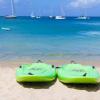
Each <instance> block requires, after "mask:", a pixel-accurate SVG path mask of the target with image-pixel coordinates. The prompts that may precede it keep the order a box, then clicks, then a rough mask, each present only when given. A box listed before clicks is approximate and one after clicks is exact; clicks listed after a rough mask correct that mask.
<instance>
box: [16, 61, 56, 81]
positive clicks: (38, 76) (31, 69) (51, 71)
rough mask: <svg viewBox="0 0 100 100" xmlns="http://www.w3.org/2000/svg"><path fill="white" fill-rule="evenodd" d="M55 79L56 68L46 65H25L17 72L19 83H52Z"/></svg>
mask: <svg viewBox="0 0 100 100" xmlns="http://www.w3.org/2000/svg"><path fill="white" fill-rule="evenodd" d="M55 78H56V69H55V67H54V66H53V68H52V65H48V64H45V63H35V64H34V63H33V64H30V65H27V64H25V65H22V66H21V68H18V69H17V70H16V81H17V82H50V81H53V80H55Z"/></svg>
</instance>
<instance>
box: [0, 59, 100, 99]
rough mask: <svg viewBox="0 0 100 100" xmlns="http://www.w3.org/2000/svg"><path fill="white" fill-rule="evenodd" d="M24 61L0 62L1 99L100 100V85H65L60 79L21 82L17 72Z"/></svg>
mask: <svg viewBox="0 0 100 100" xmlns="http://www.w3.org/2000/svg"><path fill="white" fill-rule="evenodd" d="M27 62H31V61H27ZM51 62H52V61H51ZM22 63H25V62H23V61H12V62H0V100H100V85H65V84H62V83H61V82H59V81H58V80H56V81H55V82H52V83H26V84H19V83H17V82H16V79H15V77H16V76H15V72H16V68H17V67H18V66H19V65H20V64H22ZM52 63H55V62H52ZM98 69H99V68H98ZM99 71H100V70H99Z"/></svg>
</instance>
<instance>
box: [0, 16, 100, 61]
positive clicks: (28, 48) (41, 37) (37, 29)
mask: <svg viewBox="0 0 100 100" xmlns="http://www.w3.org/2000/svg"><path fill="white" fill-rule="evenodd" d="M4 28H10V30H9V31H6V30H5V29H4ZM23 58H30V59H33V60H38V59H41V60H66V61H67V60H77V61H79V60H80V59H81V60H83V61H87V60H90V61H94V60H99V59H100V18H99V17H91V18H90V19H88V20H78V19H75V18H74V17H70V18H66V19H65V20H55V19H50V18H48V17H42V18H40V19H31V18H30V17H17V18H16V19H6V18H4V17H0V61H2V60H16V59H23Z"/></svg>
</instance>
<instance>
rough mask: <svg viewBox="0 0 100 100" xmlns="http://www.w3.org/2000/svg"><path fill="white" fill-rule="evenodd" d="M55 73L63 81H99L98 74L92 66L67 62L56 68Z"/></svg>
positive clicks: (94, 82) (99, 76)
mask: <svg viewBox="0 0 100 100" xmlns="http://www.w3.org/2000/svg"><path fill="white" fill-rule="evenodd" d="M57 75H58V79H59V80H60V81H61V82H63V83H79V84H80V83H83V84H84V83H90V84H96V83H99V82H100V74H99V72H98V71H97V70H96V68H95V67H94V66H83V65H81V64H67V65H63V66H61V67H59V68H57Z"/></svg>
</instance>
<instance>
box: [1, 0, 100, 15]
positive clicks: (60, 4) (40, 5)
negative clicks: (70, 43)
mask: <svg viewBox="0 0 100 100" xmlns="http://www.w3.org/2000/svg"><path fill="white" fill-rule="evenodd" d="M14 6H15V15H17V16H29V15H31V13H32V12H33V13H34V15H36V16H50V15H53V16H55V15H62V16H80V15H87V16H100V0H14ZM10 14H11V0H0V16H5V15H10Z"/></svg>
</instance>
